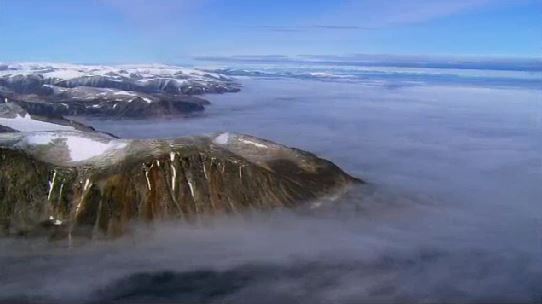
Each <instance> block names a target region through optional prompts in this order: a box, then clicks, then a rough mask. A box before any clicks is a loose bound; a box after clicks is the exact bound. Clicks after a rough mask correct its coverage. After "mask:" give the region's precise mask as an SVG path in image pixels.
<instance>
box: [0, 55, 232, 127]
mask: <svg viewBox="0 0 542 304" xmlns="http://www.w3.org/2000/svg"><path fill="white" fill-rule="evenodd" d="M239 89H240V86H239V84H237V83H236V82H235V81H234V80H233V79H232V78H229V77H227V76H224V75H222V74H217V73H210V72H204V71H201V70H197V69H187V68H182V67H177V66H169V65H124V66H89V65H72V64H48V63H19V64H4V65H0V102H1V101H12V102H17V103H18V104H20V105H21V106H22V107H23V108H24V109H25V110H27V111H28V112H29V113H30V114H33V115H49V116H50V115H94V116H112V117H130V118H144V117H149V116H164V115H179V114H189V113H193V112H198V111H202V110H203V109H204V106H205V105H206V104H207V103H208V102H207V101H206V100H204V99H202V98H200V97H197V96H195V95H202V94H207V93H225V92H237V91H239Z"/></svg>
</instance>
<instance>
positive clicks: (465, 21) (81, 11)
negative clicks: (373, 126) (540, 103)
mask: <svg viewBox="0 0 542 304" xmlns="http://www.w3.org/2000/svg"><path fill="white" fill-rule="evenodd" d="M0 33H1V35H0V61H21V60H25V61H43V60H47V61H72V62H83V63H98V62H103V63H121V62H183V61H185V60H187V59H188V58H191V57H194V56H227V55H269V54H281V55H290V56H292V55H303V54H314V55H321V54H329V55H349V54H395V55H433V56H435V55H438V56H450V55H451V56H482V57H484V56H504V57H538V58H540V57H541V55H542V1H541V0H394V1H391V0H390V1H384V0H358V1H355V0H329V1H318V0H297V1H295V0H289V1H287V0H251V1H249V0H49V1H42V0H0Z"/></svg>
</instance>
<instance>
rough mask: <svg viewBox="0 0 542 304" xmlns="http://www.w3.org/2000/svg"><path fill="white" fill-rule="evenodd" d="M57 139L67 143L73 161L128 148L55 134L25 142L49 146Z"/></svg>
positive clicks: (27, 138) (32, 137) (80, 137)
mask: <svg viewBox="0 0 542 304" xmlns="http://www.w3.org/2000/svg"><path fill="white" fill-rule="evenodd" d="M57 139H60V140H64V141H65V143H66V145H67V146H68V149H69V150H70V159H71V160H72V161H84V160H87V159H90V158H92V157H96V156H99V155H102V154H104V153H105V152H107V151H110V150H119V149H123V148H124V147H125V146H126V144H125V143H122V142H115V141H110V142H108V143H103V142H100V141H97V140H94V139H91V138H87V137H82V136H75V135H61V134H55V133H38V134H30V135H28V136H26V137H25V142H26V144H29V145H47V144H50V143H52V142H53V141H54V140H57Z"/></svg>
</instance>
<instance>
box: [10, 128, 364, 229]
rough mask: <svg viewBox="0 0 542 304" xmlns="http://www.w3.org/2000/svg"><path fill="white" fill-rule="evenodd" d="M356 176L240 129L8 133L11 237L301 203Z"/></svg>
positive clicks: (333, 191) (334, 190)
mask: <svg viewBox="0 0 542 304" xmlns="http://www.w3.org/2000/svg"><path fill="white" fill-rule="evenodd" d="M358 182H361V181H360V180H358V179H355V178H353V177H351V176H349V175H347V174H346V173H344V172H343V171H342V170H341V169H339V168H338V167H337V166H335V165H334V164H332V163H331V162H328V161H325V160H322V159H320V158H317V157H316V156H314V155H313V154H310V153H307V152H303V151H300V150H297V149H292V148H288V147H285V146H281V145H278V144H275V143H272V142H269V141H265V140H261V139H257V138H254V137H250V136H247V135H240V134H230V133H222V134H218V135H212V136H201V137H190V138H181V139H174V140H124V139H114V138H111V137H108V136H107V135H104V134H100V133H88V132H78V131H58V132H22V133H0V223H1V227H2V231H3V233H5V234H24V235H28V234H30V235H32V234H39V233H45V234H47V235H50V236H52V237H66V236H68V237H72V236H86V237H89V236H90V237H97V236H104V235H105V236H115V235H120V234H122V233H123V232H125V231H126V230H127V227H128V226H129V223H133V222H152V221H155V220H165V219H184V220H197V219H198V218H200V217H202V216H206V215H212V214H222V213H237V212H242V211H246V210H251V209H270V208H275V207H293V206H296V205H298V204H300V203H302V202H308V201H314V200H317V199H322V198H324V197H326V196H332V195H335V194H337V193H340V192H342V191H344V190H345V189H346V188H347V187H348V186H349V185H350V184H353V183H358Z"/></svg>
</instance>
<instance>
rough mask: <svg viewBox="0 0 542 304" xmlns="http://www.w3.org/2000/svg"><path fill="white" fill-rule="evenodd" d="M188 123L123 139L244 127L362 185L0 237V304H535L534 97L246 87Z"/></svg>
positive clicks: (537, 165)
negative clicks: (312, 198) (95, 231)
mask: <svg viewBox="0 0 542 304" xmlns="http://www.w3.org/2000/svg"><path fill="white" fill-rule="evenodd" d="M243 84H244V88H243V91H242V92H241V93H237V94H228V95H223V96H212V97H211V96H208V98H210V99H211V101H212V102H213V105H212V106H210V107H209V108H208V110H206V112H205V114H203V115H201V116H200V117H194V118H190V119H183V120H164V121H97V120H87V123H90V124H92V125H94V126H95V127H97V128H98V129H100V130H103V131H108V132H112V133H114V134H116V135H119V136H121V137H178V136H184V135H192V134H201V133H208V132H216V131H233V132H241V133H248V134H251V135H255V136H260V137H264V138H268V139H271V140H274V141H277V142H280V143H284V144H287V145H290V146H295V147H298V148H302V149H306V150H309V151H311V152H314V153H316V154H318V155H319V156H322V157H325V158H327V159H330V160H332V161H334V162H335V163H337V164H338V165H339V166H341V167H342V168H343V169H345V170H346V171H347V172H349V173H351V174H353V175H355V176H358V177H361V178H363V179H365V180H366V181H368V182H369V185H368V186H360V187H359V188H355V189H352V191H351V193H349V194H348V195H347V196H346V197H344V198H342V199H341V200H339V201H338V202H335V203H331V204H330V203H327V204H324V205H323V206H322V207H320V208H315V209H311V208H309V207H302V208H300V209H299V210H277V211H275V212H271V213H257V212H253V213H249V214H244V215H239V216H232V217H220V218H213V219H206V220H201V221H200V222H199V223H196V224H181V223H163V224H160V225H155V226H153V227H144V226H141V225H134V227H133V233H132V234H130V235H127V236H125V237H123V238H122V239H119V240H116V241H96V242H94V243H92V244H86V245H82V246H78V247H75V248H71V249H69V248H67V247H66V244H64V243H63V242H57V243H49V242H46V241H37V240H21V239H4V240H0V269H2V270H1V271H0V302H5V303H16V302H22V303H24V302H25V301H27V302H38V303H40V302H45V303H49V302H51V303H63V302H67V303H72V302H77V303H79V302H89V303H94V302H95V303H108V302H116V303H134V302H135V303H140V302H148V303H161V302H163V303H179V302H181V303H390V302H397V303H405V302H425V303H435V302H448V303H461V302H465V303H499V302H502V303H510V302H515V303H516V302H525V303H528V302H538V301H540V300H541V299H542V289H541V288H540V286H542V204H540V202H541V199H542V187H541V184H542V141H541V139H542V129H541V125H542V109H541V105H540V96H541V95H540V91H533V90H515V89H514V90H513V89H494V88H487V87H486V88H481V87H470V88H458V87H452V86H443V87H431V86H412V87H399V88H389V87H381V86H362V85H359V84H344V83H343V84H337V83H327V82H322V81H306V80H305V81H302V80H288V81H285V80H250V79H246V80H245V81H244V82H243Z"/></svg>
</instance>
